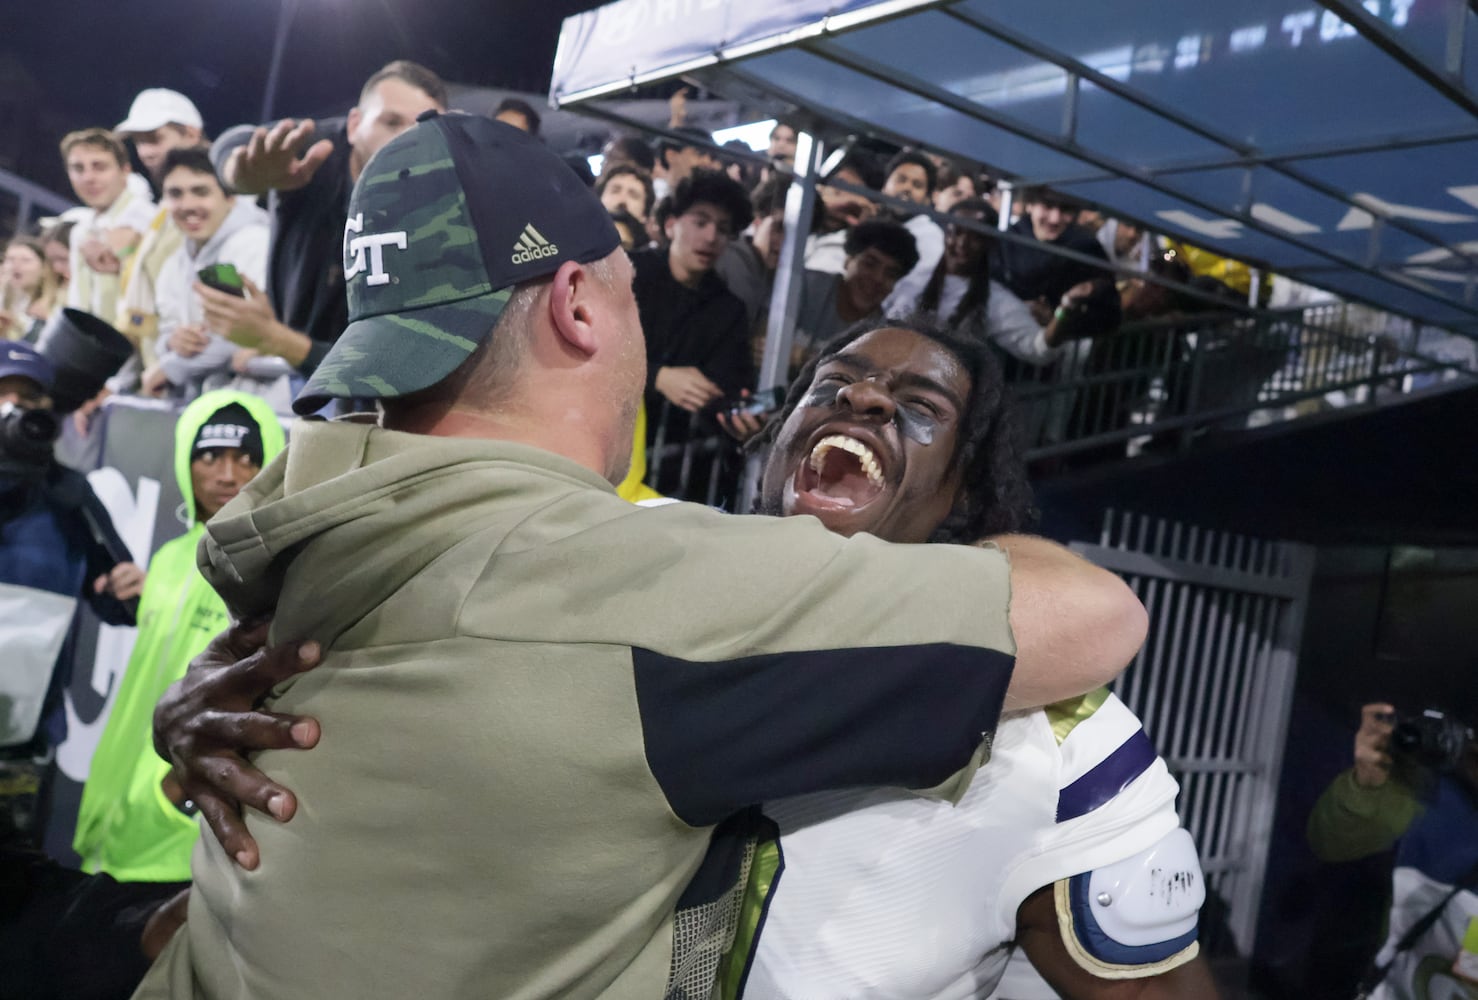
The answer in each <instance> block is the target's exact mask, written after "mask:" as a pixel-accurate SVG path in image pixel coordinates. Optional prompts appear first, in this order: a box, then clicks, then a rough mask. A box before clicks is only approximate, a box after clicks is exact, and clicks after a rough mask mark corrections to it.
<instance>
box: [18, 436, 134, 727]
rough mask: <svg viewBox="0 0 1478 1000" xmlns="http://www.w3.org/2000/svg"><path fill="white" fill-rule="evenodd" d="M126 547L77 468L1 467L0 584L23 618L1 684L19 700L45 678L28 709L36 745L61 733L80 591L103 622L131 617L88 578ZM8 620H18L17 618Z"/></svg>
mask: <svg viewBox="0 0 1478 1000" xmlns="http://www.w3.org/2000/svg"><path fill="white" fill-rule="evenodd" d="M89 521H90V522H91V524H92V525H93V526H95V528H96V531H95V532H94V530H93V528H92V527H90V526H89ZM127 551H128V550H127V549H126V548H125V547H124V545H123V542H122V541H121V540H120V539H119V538H118V534H117V532H116V531H115V530H114V529H113V524H112V521H111V520H109V518H108V512H107V510H106V509H105V508H104V507H103V505H102V502H101V501H99V500H98V498H97V496H96V495H95V494H94V493H93V492H92V488H91V487H90V486H88V484H87V479H86V477H85V476H83V475H82V474H81V473H80V472H75V471H73V470H71V469H68V468H66V467H65V466H61V465H58V464H56V463H54V462H53V463H51V465H50V466H49V467H48V468H47V470H46V472H45V474H44V476H43V477H40V478H31V477H25V478H22V477H19V476H17V475H14V474H13V473H9V472H0V592H3V593H4V594H5V595H6V596H8V597H9V598H10V599H11V600H13V601H14V602H15V603H14V605H13V607H16V608H20V609H22V610H21V611H20V612H19V616H18V617H20V618H23V619H24V625H25V626H26V632H27V636H28V640H27V641H24V642H22V641H19V640H17V641H15V642H14V643H13V644H8V648H7V649H6V654H7V656H8V657H9V659H8V660H7V662H6V664H5V671H6V684H7V685H8V684H16V685H21V686H22V687H24V688H25V691H20V690H12V691H7V697H9V698H11V699H15V704H17V705H18V704H19V701H20V699H21V698H23V697H25V696H28V695H34V694H35V693H36V692H37V691H38V690H39V688H36V687H35V686H34V685H37V684H40V683H42V682H45V691H46V694H45V697H44V698H43V700H42V705H41V710H40V713H39V718H37V717H36V716H31V715H30V711H32V710H34V706H35V702H34V701H31V702H29V705H30V706H32V708H31V709H28V710H27V712H26V715H27V716H28V717H29V718H32V719H35V720H36V721H37V722H38V723H39V724H38V725H37V728H36V729H35V731H34V738H33V739H32V744H33V745H34V747H35V748H36V749H37V750H40V749H43V748H44V747H45V746H47V745H55V744H56V743H59V742H61V740H62V738H63V737H64V736H65V735H66V717H65V715H64V714H63V713H62V710H61V702H62V692H63V691H64V690H65V689H66V686H67V682H68V681H69V680H70V679H71V668H72V649H71V645H72V641H71V639H72V630H71V625H72V618H73V612H74V611H75V609H76V605H77V601H78V599H79V598H81V599H83V600H86V601H87V603H88V604H89V605H91V607H92V609H93V611H94V612H95V613H96V614H97V616H98V617H99V618H101V619H102V620H103V621H104V622H106V623H108V624H109V625H132V624H134V612H133V609H132V607H131V606H129V605H126V604H124V603H123V602H121V601H118V600H117V599H115V598H113V597H111V596H109V595H108V594H106V593H104V594H95V593H93V589H92V582H93V580H95V579H97V577H99V576H101V575H102V574H104V573H107V572H108V571H109V570H111V569H112V568H113V567H114V566H115V565H117V564H118V562H119V561H120V560H119V559H117V558H114V553H118V554H120V555H122V554H124V553H127ZM0 624H5V623H0ZM9 624H11V625H13V626H17V627H19V626H20V625H21V622H20V621H15V622H11V623H9ZM49 650H57V651H58V652H57V653H56V655H55V657H54V658H52V657H48V659H50V662H46V661H44V660H40V659H39V657H41V656H43V655H45V654H46V653H47V651H49ZM32 661H34V662H32ZM48 675H49V676H48ZM7 711H9V709H7ZM11 723H19V724H20V726H21V729H25V728H26V725H25V720H22V719H20V718H19V716H17V717H16V718H13V719H12V718H7V731H10V724H11ZM12 734H13V733H12ZM24 739H25V736H24V735H22V736H21V740H22V741H24Z"/></svg>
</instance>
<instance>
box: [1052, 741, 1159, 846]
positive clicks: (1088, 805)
mask: <svg viewBox="0 0 1478 1000" xmlns="http://www.w3.org/2000/svg"><path fill="white" fill-rule="evenodd" d="M1156 756H1157V754H1156V753H1155V747H1154V744H1152V743H1151V742H1150V738H1149V737H1148V736H1146V735H1145V734H1144V730H1143V729H1139V730H1136V731H1135V733H1134V735H1133V736H1131V737H1129V738H1128V739H1127V740H1125V741H1124V742H1123V743H1122V744H1120V745H1119V748H1118V749H1117V750H1115V751H1114V752H1113V753H1111V754H1109V755H1108V756H1107V757H1105V758H1104V759H1103V760H1101V761H1099V762H1098V763H1097V764H1095V765H1094V766H1093V770H1091V771H1089V772H1088V773H1087V774H1085V775H1083V776H1082V777H1081V778H1079V779H1078V780H1077V781H1074V782H1073V783H1072V784H1070V785H1068V786H1067V787H1066V788H1064V789H1063V790H1062V791H1060V792H1058V793H1057V822H1059V823H1066V822H1067V821H1068V820H1070V819H1077V818H1078V817H1079V816H1086V815H1087V814H1088V813H1090V812H1092V811H1093V810H1095V809H1097V808H1098V807H1099V806H1101V805H1103V804H1104V803H1105V802H1107V801H1108V800H1109V799H1111V798H1113V797H1114V796H1115V795H1118V794H1119V793H1120V792H1122V791H1123V790H1124V789H1125V788H1126V787H1128V785H1129V782H1131V781H1133V780H1134V779H1135V778H1137V777H1139V776H1140V775H1141V774H1143V773H1144V772H1145V771H1146V770H1148V769H1149V766H1150V765H1151V764H1153V763H1154V762H1155V757H1156Z"/></svg>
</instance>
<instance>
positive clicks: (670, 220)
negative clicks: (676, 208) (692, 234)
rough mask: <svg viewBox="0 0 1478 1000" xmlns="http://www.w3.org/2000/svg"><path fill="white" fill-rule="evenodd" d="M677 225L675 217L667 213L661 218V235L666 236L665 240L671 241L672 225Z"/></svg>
mask: <svg viewBox="0 0 1478 1000" xmlns="http://www.w3.org/2000/svg"><path fill="white" fill-rule="evenodd" d="M675 225H677V217H676V216H672V215H669V216H668V217H667V218H665V219H663V220H662V235H664V236H666V237H667V242H668V243H671V242H672V227H673V226H675Z"/></svg>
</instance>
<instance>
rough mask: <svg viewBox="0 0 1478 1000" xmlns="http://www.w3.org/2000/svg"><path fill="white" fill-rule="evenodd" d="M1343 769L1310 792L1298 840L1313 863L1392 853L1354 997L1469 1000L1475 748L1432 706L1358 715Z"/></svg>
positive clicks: (1474, 949) (1477, 816) (1474, 987)
mask: <svg viewBox="0 0 1478 1000" xmlns="http://www.w3.org/2000/svg"><path fill="white" fill-rule="evenodd" d="M1360 720H1361V721H1360V730H1359V732H1358V733H1356V735H1355V753H1354V757H1355V759H1354V766H1353V767H1351V768H1350V769H1349V770H1347V771H1344V772H1343V773H1341V774H1340V775H1339V777H1337V778H1336V779H1335V780H1334V782H1333V783H1332V784H1331V785H1330V786H1329V787H1328V788H1327V789H1325V791H1324V794H1323V795H1321V796H1320V797H1319V801H1318V802H1317V803H1316V804H1315V805H1314V809H1313V812H1312V813H1311V814H1310V816H1309V825H1308V838H1309V845H1310V846H1311V847H1312V848H1313V849H1314V853H1315V854H1316V855H1317V856H1318V857H1319V859H1320V860H1321V861H1354V860H1357V859H1360V858H1366V857H1370V856H1371V855H1374V854H1379V853H1381V852H1382V851H1386V850H1389V849H1390V848H1391V847H1392V846H1395V848H1396V867H1395V871H1394V872H1393V873H1392V878H1391V891H1392V897H1391V912H1390V920H1389V931H1388V934H1387V937H1386V942H1385V944H1384V946H1383V947H1382V948H1381V950H1380V952H1379V953H1378V954H1377V955H1376V957H1375V960H1374V961H1373V962H1372V963H1371V966H1370V968H1369V970H1368V971H1367V972H1366V974H1365V976H1364V977H1363V979H1362V981H1361V985H1360V992H1359V994H1358V995H1359V996H1360V997H1372V998H1376V1000H1407V998H1415V997H1429V996H1430V997H1437V996H1443V997H1455V998H1456V997H1464V998H1478V741H1475V739H1474V729H1473V726H1472V724H1471V722H1470V721H1469V720H1463V719H1459V718H1456V717H1454V716H1452V715H1449V714H1446V713H1444V712H1440V711H1437V710H1435V709H1428V710H1426V711H1424V712H1422V713H1420V714H1417V715H1403V714H1401V713H1398V712H1397V711H1396V708H1395V707H1394V706H1392V705H1388V704H1382V703H1375V704H1370V705H1366V706H1364V707H1363V708H1362V709H1361V710H1360Z"/></svg>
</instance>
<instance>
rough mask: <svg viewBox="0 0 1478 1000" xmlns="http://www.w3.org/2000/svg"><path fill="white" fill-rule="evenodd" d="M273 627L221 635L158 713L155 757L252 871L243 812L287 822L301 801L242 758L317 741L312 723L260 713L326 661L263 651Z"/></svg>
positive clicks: (252, 846)
mask: <svg viewBox="0 0 1478 1000" xmlns="http://www.w3.org/2000/svg"><path fill="white" fill-rule="evenodd" d="M268 624H269V623H268V622H259V623H256V624H254V625H251V626H247V625H235V626H232V627H231V628H230V629H228V630H226V631H225V632H222V633H221V634H220V635H218V636H216V637H215V638H214V639H212V640H211V642H210V645H209V646H207V647H206V648H205V652H203V653H201V654H200V655H199V656H197V657H196V658H195V659H194V660H192V661H191V662H190V669H189V670H188V671H187V672H186V673H185V676H184V677H183V678H181V679H180V680H179V681H177V682H176V683H174V684H173V685H171V686H170V687H169V689H168V690H166V691H165V692H164V696H163V697H162V698H160V699H159V704H158V706H157V707H156V708H155V709H154V749H155V751H156V752H157V753H158V754H159V756H161V757H163V758H164V759H165V760H167V761H168V762H169V763H170V764H171V765H172V766H173V767H174V776H175V779H176V780H177V781H178V782H179V785H180V789H181V790H182V792H183V794H184V796H185V797H186V798H189V799H191V800H193V801H194V802H195V804H196V805H197V806H198V807H199V809H200V814H201V815H202V816H204V817H205V821H206V823H207V825H209V827H210V830H211V833H213V834H214V835H215V837H216V839H217V840H219V841H220V842H221V846H222V847H224V848H225V849H226V853H228V854H230V855H231V856H232V857H233V858H235V859H236V863H237V864H239V865H241V867H243V868H245V869H247V870H248V871H250V870H251V869H254V868H256V867H257V864H258V863H259V861H260V860H261V859H260V855H259V854H258V851H257V843H256V841H255V840H254V839H253V838H252V836H251V834H250V833H248V832H247V829H246V821H245V818H244V816H243V815H242V808H241V807H242V806H243V805H247V806H251V807H252V808H254V809H258V810H260V811H262V812H265V813H267V814H269V815H271V816H272V817H274V818H275V819H277V820H279V821H281V822H284V823H286V822H287V821H288V820H290V819H292V817H293V813H294V812H295V811H296V810H297V798H296V797H295V796H294V795H293V793H292V792H291V791H289V790H288V789H286V788H284V787H283V786H281V785H279V784H277V783H276V782H274V781H272V779H271V778H269V777H267V776H266V775H265V774H263V773H262V772H261V771H258V770H257V769H256V768H255V767H253V766H252V765H251V763H249V762H248V761H247V759H246V756H245V755H246V754H248V753H251V752H252V751H256V750H270V749H292V748H297V749H304V750H306V749H310V748H312V747H313V746H315V745H316V744H317V743H318V737H319V728H318V722H317V720H315V719H311V718H306V717H302V716H296V715H280V714H277V713H273V712H264V711H262V710H261V708H260V706H261V704H262V701H263V700H264V699H265V698H266V697H267V695H268V694H269V693H270V692H271V690H272V689H273V688H274V687H276V686H277V685H278V684H280V683H282V682H283V681H285V680H287V679H288V678H290V677H292V676H293V675H294V674H299V673H302V672H303V671H305V670H311V669H312V668H313V667H315V666H317V665H318V662H319V659H320V657H321V655H322V653H321V650H320V649H319V646H318V644H317V643H316V642H304V643H289V644H284V645H280V646H273V647H271V648H270V649H269V648H265V643H266V641H267V628H268Z"/></svg>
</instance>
